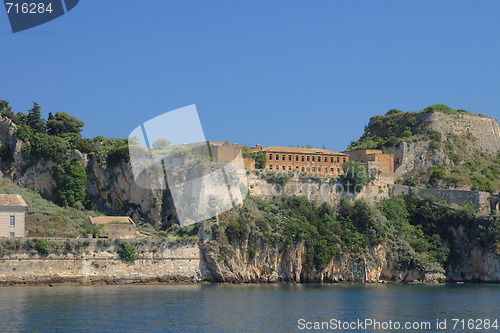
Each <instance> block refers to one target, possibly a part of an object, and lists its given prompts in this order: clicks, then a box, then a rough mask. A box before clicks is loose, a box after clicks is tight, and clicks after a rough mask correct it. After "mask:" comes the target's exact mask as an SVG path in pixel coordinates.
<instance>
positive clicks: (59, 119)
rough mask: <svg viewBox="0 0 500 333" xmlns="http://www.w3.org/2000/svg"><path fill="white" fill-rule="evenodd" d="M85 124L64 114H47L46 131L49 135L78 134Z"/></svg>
mask: <svg viewBox="0 0 500 333" xmlns="http://www.w3.org/2000/svg"><path fill="white" fill-rule="evenodd" d="M84 125H85V123H84V122H83V121H81V120H78V119H76V118H75V117H73V116H70V115H68V114H67V113H66V112H56V115H55V116H53V115H52V114H49V120H48V121H47V130H48V132H49V134H50V135H60V134H65V133H76V134H80V132H81V131H82V129H83V126H84Z"/></svg>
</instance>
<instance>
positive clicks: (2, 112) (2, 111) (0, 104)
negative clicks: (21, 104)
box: [0, 100, 15, 121]
mask: <svg viewBox="0 0 500 333" xmlns="http://www.w3.org/2000/svg"><path fill="white" fill-rule="evenodd" d="M0 116H2V117H6V118H9V119H10V120H12V121H13V120H14V118H15V115H14V112H13V111H12V108H11V107H10V105H9V102H7V101H5V100H0Z"/></svg>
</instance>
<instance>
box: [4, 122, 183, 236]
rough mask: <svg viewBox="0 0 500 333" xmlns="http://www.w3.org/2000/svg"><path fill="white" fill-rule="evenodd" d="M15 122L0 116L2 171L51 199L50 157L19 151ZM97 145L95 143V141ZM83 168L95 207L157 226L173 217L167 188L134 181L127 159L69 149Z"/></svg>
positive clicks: (53, 197) (53, 188)
mask: <svg viewBox="0 0 500 333" xmlns="http://www.w3.org/2000/svg"><path fill="white" fill-rule="evenodd" d="M16 130H17V127H16V125H15V124H14V123H13V122H12V121H11V120H10V119H7V118H2V117H0V146H1V147H7V148H8V151H9V153H10V154H11V158H10V159H9V161H2V170H1V172H2V174H3V175H5V176H7V177H9V178H11V179H12V180H13V181H14V182H15V183H16V184H17V185H18V186H21V187H25V188H28V189H30V190H33V191H36V192H38V193H40V194H42V195H43V196H44V197H45V198H48V199H50V200H52V201H54V200H56V198H57V188H56V182H55V180H54V175H53V167H54V166H55V165H56V163H54V162H53V161H50V160H47V159H45V158H39V159H37V160H36V161H35V162H33V161H32V160H31V159H30V156H26V155H25V154H23V152H22V148H23V145H24V144H25V143H24V142H23V141H22V140H21V139H19V138H17V137H16V135H15V133H16ZM97 145H99V143H97ZM70 154H71V156H70V157H72V158H76V159H77V160H79V161H80V162H81V163H82V164H83V165H84V166H85V169H86V173H87V182H86V185H85V190H86V192H87V194H88V195H89V197H90V198H92V200H93V201H94V204H95V206H96V207H97V208H99V209H101V210H104V211H108V212H110V213H115V214H124V215H128V216H131V217H132V218H133V219H134V220H136V221H139V220H143V221H146V222H149V223H151V224H153V225H154V226H155V227H157V228H158V227H160V225H161V224H162V223H165V222H166V221H167V220H169V219H173V218H174V214H175V210H174V208H173V204H172V202H171V198H170V196H169V193H168V191H163V190H149V189H144V188H141V187H139V186H137V184H136V183H135V181H134V177H133V174H132V169H131V166H130V163H129V162H128V161H127V160H121V161H119V162H118V163H115V164H113V165H107V164H106V163H101V162H100V160H99V159H98V157H97V156H95V155H94V154H84V153H81V152H79V151H78V150H74V151H72V152H71V153H70Z"/></svg>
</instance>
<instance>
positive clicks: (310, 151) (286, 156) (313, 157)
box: [261, 146, 349, 176]
mask: <svg viewBox="0 0 500 333" xmlns="http://www.w3.org/2000/svg"><path fill="white" fill-rule="evenodd" d="M261 149H262V151H263V152H264V153H265V154H266V169H267V170H274V171H293V172H298V173H307V174H312V175H317V176H338V175H341V174H342V164H344V163H345V162H347V161H349V156H348V155H347V154H344V153H339V152H336V151H332V150H328V149H316V148H293V147H278V146H273V147H267V148H261Z"/></svg>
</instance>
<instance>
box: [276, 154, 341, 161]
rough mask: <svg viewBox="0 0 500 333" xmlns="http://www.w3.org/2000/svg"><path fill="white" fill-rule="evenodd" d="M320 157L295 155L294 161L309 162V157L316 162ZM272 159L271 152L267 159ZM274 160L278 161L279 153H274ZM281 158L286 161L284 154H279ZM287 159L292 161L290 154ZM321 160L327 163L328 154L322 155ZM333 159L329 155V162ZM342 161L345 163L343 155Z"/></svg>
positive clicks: (338, 158) (333, 159)
mask: <svg viewBox="0 0 500 333" xmlns="http://www.w3.org/2000/svg"><path fill="white" fill-rule="evenodd" d="M321 158H322V156H315V155H313V156H309V155H308V156H299V155H295V162H299V160H301V161H302V162H306V161H307V162H309V160H310V159H311V161H312V162H316V160H317V161H318V162H321ZM272 160H273V154H269V161H272ZM275 160H276V161H279V160H280V155H279V154H276V159H275ZM281 160H282V161H286V155H281ZM288 161H289V162H291V161H292V155H288ZM323 161H324V162H325V163H328V156H324V157H323ZM334 161H335V158H334V157H333V156H330V163H334ZM342 162H343V163H345V157H343V158H342ZM337 163H340V157H339V156H337Z"/></svg>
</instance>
